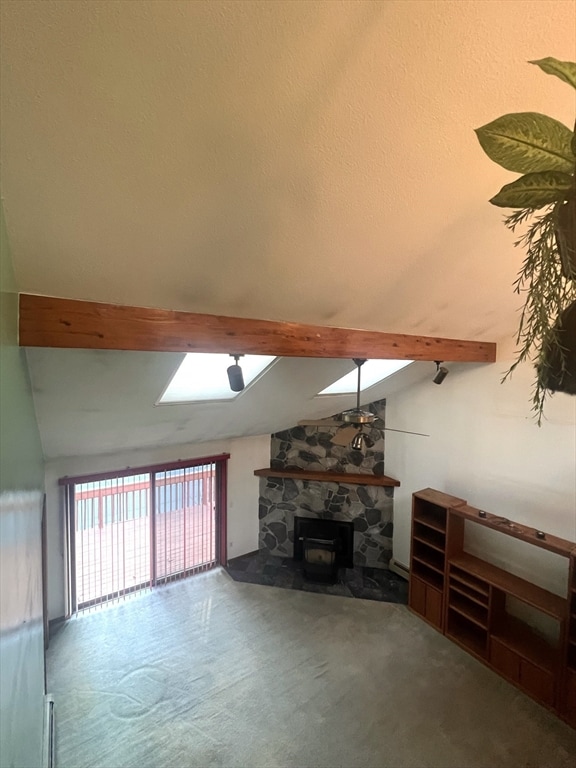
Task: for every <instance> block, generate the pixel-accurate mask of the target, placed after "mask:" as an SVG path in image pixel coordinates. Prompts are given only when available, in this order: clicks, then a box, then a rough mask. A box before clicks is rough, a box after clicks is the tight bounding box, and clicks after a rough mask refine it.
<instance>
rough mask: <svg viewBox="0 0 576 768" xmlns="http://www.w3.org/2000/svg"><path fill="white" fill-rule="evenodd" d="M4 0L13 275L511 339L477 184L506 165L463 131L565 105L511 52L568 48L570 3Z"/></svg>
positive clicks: (185, 302) (221, 309) (173, 303)
mask: <svg viewBox="0 0 576 768" xmlns="http://www.w3.org/2000/svg"><path fill="white" fill-rule="evenodd" d="M1 9H2V28H1V32H2V70H1V74H2V83H1V85H2V88H1V97H2V103H1V117H2V147H1V151H2V180H1V183H2V197H3V205H4V209H5V214H6V221H7V227H8V234H9V238H10V243H11V247H12V256H13V261H14V267H15V272H16V278H17V282H18V286H19V289H20V290H21V291H24V292H30V293H41V294H47V295H56V296H62V297H66V298H79V299H89V300H96V301H107V302H116V303H121V304H135V305H143V306H155V307H165V308H169V309H183V310H189V311H194V312H208V313H214V314H224V315H235V316H244V317H256V318H269V319H278V320H287V321H297V322H298V321H299V322H310V323H319V324H325V325H339V326H347V327H358V328H371V329H376V330H383V331H389V332H403V333H422V334H426V335H441V336H452V337H456V338H470V339H477V340H489V341H500V340H501V339H503V338H509V337H510V336H511V335H512V333H513V331H514V328H515V324H516V320H517V315H516V309H517V306H518V298H517V297H516V296H515V295H514V294H513V292H512V290H511V285H512V282H513V280H514V277H515V274H516V272H517V270H518V267H519V264H520V262H521V253H520V252H518V251H516V250H515V249H514V248H513V238H512V237H511V235H510V233H508V232H507V231H506V230H505V228H504V227H503V226H502V223H501V219H502V212H501V211H499V210H497V209H495V208H493V207H491V206H490V205H489V204H488V203H487V200H488V198H489V197H490V196H491V195H493V194H494V193H495V192H496V191H497V190H498V188H499V187H500V186H501V185H502V184H503V183H505V182H507V181H510V180H511V178H512V177H511V175H510V174H508V173H507V172H506V171H503V170H502V169H500V168H498V167H497V166H495V165H494V164H492V163H491V162H490V161H489V160H488V159H487V158H486V157H485V156H484V154H483V153H482V151H481V149H480V147H479V145H478V144H477V141H476V138H475V136H474V133H473V129H474V128H475V127H478V126H480V125H482V124H484V123H486V122H489V121H490V120H492V119H493V118H495V117H497V116H499V115H501V114H503V113H505V112H510V111H520V110H531V111H541V112H546V113H549V114H552V115H554V116H555V117H557V118H558V119H560V120H562V121H563V122H565V123H567V124H571V123H572V121H573V118H574V99H573V94H572V93H571V92H570V89H569V88H568V87H567V86H566V85H565V84H563V83H561V82H560V81H558V80H556V79H555V78H551V77H548V76H546V75H544V74H543V73H541V72H540V71H539V70H538V69H537V68H535V67H532V66H530V65H529V64H527V63H526V62H527V61H528V60H529V59H537V58H542V57H544V56H548V55H552V56H556V57H557V58H560V59H563V58H564V59H573V58H574V56H575V55H576V6H575V4H574V2H573V1H572V0H567V1H562V0H560V1H558V2H556V1H555V0H543V1H542V2H538V1H527V2H516V1H515V0H507V2H503V3H498V2H475V1H474V0H467V1H466V2H464V1H463V0H456V1H455V2H435V1H434V0H424V1H423V2H419V1H418V0H414V1H411V0H407V1H401V2H384V1H383V2H361V1H359V0H353V1H351V2H336V1H332V0H331V1H329V2H282V1H281V0H276V1H275V2H241V1H234V2H218V1H217V0H211V1H210V2H200V1H199V2H189V1H188V0H185V1H184V2H179V1H175V0H165V2H147V1H145V0H139V1H138V2H124V1H120V2H115V1H114V0H107V1H106V2H101V1H100V0H97V1H96V2H80V1H78V2H68V1H67V0H66V1H65V2H52V1H51V0H46V1H43V2H35V1H34V0H28V1H27V2H21V1H20V0H16V2H11V1H10V0H3V2H2V4H1ZM48 354H50V353H42V355H48ZM42 355H40V356H41V357H42ZM56 357H57V354H56V353H54V359H56ZM44 362H45V361H44ZM30 363H31V366H32V367H34V366H35V365H36V358H35V354H32V355H31V356H30ZM43 371H44V373H45V374H46V371H45V368H43ZM70 375H72V373H71V372H70ZM35 378H36V379H37V378H38V377H35ZM298 394H299V393H298V391H297V390H296V389H295V390H294V393H293V396H294V398H295V399H296V398H297V397H298ZM302 396H304V393H303V392H302ZM239 405H240V404H239ZM37 407H38V406H37ZM250 415H251V416H252V417H253V416H254V412H252V413H251V414H250V413H248V412H247V416H248V417H249V416H250ZM252 420H254V419H252ZM270 424H271V422H270ZM263 426H265V425H263ZM237 431H238V430H237ZM263 431H267V430H263Z"/></svg>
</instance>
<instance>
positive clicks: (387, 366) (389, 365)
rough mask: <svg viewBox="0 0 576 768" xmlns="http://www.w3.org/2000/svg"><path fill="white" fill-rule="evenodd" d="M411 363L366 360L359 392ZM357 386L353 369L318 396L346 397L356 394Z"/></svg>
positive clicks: (405, 361) (355, 369)
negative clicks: (349, 394) (352, 393)
mask: <svg viewBox="0 0 576 768" xmlns="http://www.w3.org/2000/svg"><path fill="white" fill-rule="evenodd" d="M413 362H414V360H366V362H365V363H364V365H363V366H362V369H361V375H360V391H362V392H363V391H364V390H365V389H368V388H369V387H372V386H374V384H377V383H378V382H380V381H383V380H384V379H387V378H388V376H392V374H393V373H396V372H397V371H400V370H401V369H402V368H406V366H407V365H410V364H411V363H413ZM357 386H358V369H357V368H354V370H353V371H350V373H347V374H346V375H345V376H342V378H341V379H338V381H335V382H334V383H333V384H330V386H328V387H326V389H323V390H322V392H319V393H318V394H319V395H346V394H348V393H350V392H356V388H357Z"/></svg>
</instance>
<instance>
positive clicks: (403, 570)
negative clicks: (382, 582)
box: [388, 558, 410, 581]
mask: <svg viewBox="0 0 576 768" xmlns="http://www.w3.org/2000/svg"><path fill="white" fill-rule="evenodd" d="M388 569H389V570H390V571H392V573H397V574H398V576H402V578H403V579H406V581H408V580H409V579H410V569H409V568H408V566H406V565H404V563H399V562H398V560H394V558H391V560H390V562H389V563H388Z"/></svg>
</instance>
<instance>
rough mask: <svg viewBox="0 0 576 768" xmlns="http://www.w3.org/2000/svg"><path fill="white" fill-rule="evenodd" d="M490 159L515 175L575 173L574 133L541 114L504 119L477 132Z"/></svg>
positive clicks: (528, 114) (516, 114)
mask: <svg viewBox="0 0 576 768" xmlns="http://www.w3.org/2000/svg"><path fill="white" fill-rule="evenodd" d="M476 135H477V136H478V141H479V142H480V145H481V146H482V149H483V150H484V152H486V154H487V155H488V157H489V158H490V159H491V160H493V161H494V162H495V163H498V165H501V166H502V167H503V168H506V170H508V171H514V172H515V173H534V172H536V171H563V172H564V173H571V172H573V170H574V168H573V166H574V157H573V155H572V151H571V149H570V142H571V140H572V131H571V130H570V129H569V128H567V127H566V126H565V125H563V124H562V123H559V122H558V120H554V118H552V117H548V116H547V115H541V114H540V113H539V112H514V113H512V114H509V115H502V117H498V118H497V119H496V120H493V121H492V122H491V123H487V124H486V125H483V126H482V127H481V128H477V129H476Z"/></svg>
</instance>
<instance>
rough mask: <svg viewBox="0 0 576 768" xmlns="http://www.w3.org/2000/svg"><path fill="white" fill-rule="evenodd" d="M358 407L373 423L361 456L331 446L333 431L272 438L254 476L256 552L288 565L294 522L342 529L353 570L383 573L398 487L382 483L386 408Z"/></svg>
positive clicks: (293, 431) (299, 430)
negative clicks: (346, 531)
mask: <svg viewBox="0 0 576 768" xmlns="http://www.w3.org/2000/svg"><path fill="white" fill-rule="evenodd" d="M364 407H365V408H366V409H367V410H370V411H372V412H373V413H375V414H376V415H377V419H376V420H375V421H374V422H373V423H372V424H371V425H370V426H369V427H367V428H364V430H363V431H364V434H365V435H366V439H365V441H364V443H365V448H364V449H363V450H362V451H354V450H352V448H351V447H350V446H349V445H346V446H338V445H334V444H333V443H332V442H331V437H332V436H333V435H334V434H335V433H336V429H337V428H335V427H331V428H324V427H322V428H319V427H308V426H307V427H295V428H293V429H290V430H286V431H284V432H279V433H277V434H275V435H272V438H271V455H270V469H269V470H259V471H258V472H257V474H258V475H260V499H259V519H260V522H259V526H260V527H259V547H260V549H263V550H266V551H268V552H269V553H270V554H272V555H276V556H279V557H290V558H291V557H293V556H294V518H295V517H306V518H318V519H325V520H334V521H345V522H350V523H351V524H352V525H353V527H354V537H353V561H354V565H362V566H368V567H372V568H387V567H388V562H389V560H390V558H391V556H392V532H393V503H394V486H395V485H399V483H398V482H397V481H394V480H392V479H391V478H387V477H386V476H385V475H384V431H383V427H384V417H385V401H379V402H376V403H371V404H370V405H368V406H364ZM311 475H312V477H311Z"/></svg>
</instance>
